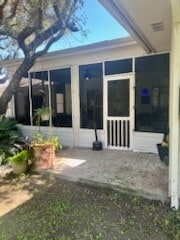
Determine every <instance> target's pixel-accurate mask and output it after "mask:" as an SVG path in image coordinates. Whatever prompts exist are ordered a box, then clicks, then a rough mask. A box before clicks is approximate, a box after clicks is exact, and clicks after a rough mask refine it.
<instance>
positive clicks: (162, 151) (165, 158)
mask: <svg viewBox="0 0 180 240" xmlns="http://www.w3.org/2000/svg"><path fill="white" fill-rule="evenodd" d="M157 149H158V154H159V157H160V160H161V161H162V162H164V163H165V164H166V165H167V166H168V165H169V133H168V132H166V133H164V137H163V141H162V142H161V143H158V144H157Z"/></svg>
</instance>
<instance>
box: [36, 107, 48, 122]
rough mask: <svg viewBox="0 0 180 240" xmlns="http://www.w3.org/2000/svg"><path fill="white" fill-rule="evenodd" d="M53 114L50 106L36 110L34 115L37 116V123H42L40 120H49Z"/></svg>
mask: <svg viewBox="0 0 180 240" xmlns="http://www.w3.org/2000/svg"><path fill="white" fill-rule="evenodd" d="M51 114H52V110H51V109H50V108H49V107H41V108H37V109H36V110H35V115H34V117H35V118H36V121H37V124H38V125H39V124H40V121H41V120H42V121H48V120H49V118H50V116H51Z"/></svg>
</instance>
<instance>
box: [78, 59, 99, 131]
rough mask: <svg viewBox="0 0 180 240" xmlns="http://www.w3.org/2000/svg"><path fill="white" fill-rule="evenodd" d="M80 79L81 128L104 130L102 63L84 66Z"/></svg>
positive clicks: (80, 72) (80, 69)
mask: <svg viewBox="0 0 180 240" xmlns="http://www.w3.org/2000/svg"><path fill="white" fill-rule="evenodd" d="M79 77H80V121H81V128H89V129H93V128H94V127H95V126H96V127H97V128H99V129H102V128H103V71H102V63H97V64H89V65H82V66H80V67H79Z"/></svg>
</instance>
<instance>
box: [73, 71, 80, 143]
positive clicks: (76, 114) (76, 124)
mask: <svg viewBox="0 0 180 240" xmlns="http://www.w3.org/2000/svg"><path fill="white" fill-rule="evenodd" d="M71 96H72V127H73V138H74V139H73V142H74V146H79V129H80V102H79V71H78V66H73V67H72V68H71Z"/></svg>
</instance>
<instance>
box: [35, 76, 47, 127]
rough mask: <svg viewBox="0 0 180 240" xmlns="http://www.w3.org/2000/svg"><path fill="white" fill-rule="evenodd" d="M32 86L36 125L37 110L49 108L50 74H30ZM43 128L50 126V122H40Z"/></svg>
mask: <svg viewBox="0 0 180 240" xmlns="http://www.w3.org/2000/svg"><path fill="white" fill-rule="evenodd" d="M30 77H31V86H32V95H31V99H32V114H33V124H34V125H35V124H36V119H35V117H34V114H35V110H36V109H37V108H41V107H49V87H48V72H47V71H42V72H32V73H30ZM40 125H41V126H48V125H49V120H47V121H42V120H41V122H40Z"/></svg>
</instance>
